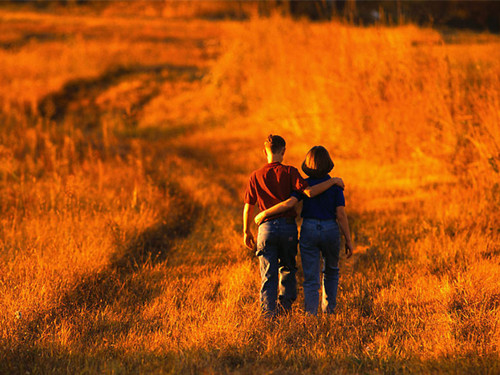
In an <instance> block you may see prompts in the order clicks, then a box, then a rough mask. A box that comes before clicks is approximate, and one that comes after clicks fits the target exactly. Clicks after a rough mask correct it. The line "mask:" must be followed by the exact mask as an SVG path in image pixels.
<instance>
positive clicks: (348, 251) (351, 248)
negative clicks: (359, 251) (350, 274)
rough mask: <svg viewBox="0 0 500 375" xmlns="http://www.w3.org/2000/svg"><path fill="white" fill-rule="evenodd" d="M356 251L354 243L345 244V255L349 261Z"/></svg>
mask: <svg viewBox="0 0 500 375" xmlns="http://www.w3.org/2000/svg"><path fill="white" fill-rule="evenodd" d="M353 251H354V245H353V243H352V242H350V241H349V242H346V243H345V255H346V258H347V259H349V258H350V257H351V256H352V253H353Z"/></svg>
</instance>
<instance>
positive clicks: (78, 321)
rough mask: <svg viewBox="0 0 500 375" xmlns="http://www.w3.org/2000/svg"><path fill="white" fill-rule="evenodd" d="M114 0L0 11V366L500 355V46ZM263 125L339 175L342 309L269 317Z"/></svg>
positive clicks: (424, 368) (278, 365) (493, 362)
mask: <svg viewBox="0 0 500 375" xmlns="http://www.w3.org/2000/svg"><path fill="white" fill-rule="evenodd" d="M165 9H168V8H165ZM172 9H173V8H172ZM186 9H187V8H186ZM121 11H123V10H121ZM121 11H120V9H119V8H118V7H117V8H116V9H115V10H114V12H116V13H113V14H111V13H110V14H108V16H107V17H100V16H96V15H89V14H87V15H83V16H79V15H77V14H70V15H66V16H65V17H61V16H57V15H55V14H53V13H51V12H44V13H35V12H13V11H7V10H1V11H0V19H1V20H2V22H1V23H0V30H1V31H2V32H1V33H0V34H2V37H1V38H2V40H1V41H0V61H1V62H2V69H0V82H1V86H0V87H1V89H0V124H1V127H2V131H1V133H0V189H1V197H2V198H1V200H0V210H1V213H2V214H1V215H0V216H1V218H0V244H1V246H2V252H1V255H0V259H1V262H0V290H1V293H0V295H1V297H0V311H1V314H0V372H6V373H13V372H16V373H21V372H22V373H24V372H26V371H29V372H31V373H88V372H90V373H96V372H102V373H150V372H155V373H193V374H195V373H233V372H234V373H237V372H239V373H260V372H262V373H276V374H278V373H279V374H281V373H306V374H307V373H310V374H316V373H325V374H326V373H331V372H332V371H336V372H340V373H372V372H384V373H394V372H411V373H429V372H434V373H475V372H480V373H492V374H493V373H497V372H499V371H500V369H499V366H500V361H499V358H498V352H499V344H500V330H499V318H498V317H499V311H498V309H499V303H500V286H499V284H498V279H499V277H500V267H499V257H500V241H499V236H500V232H499V229H498V224H496V223H498V222H500V217H499V212H500V210H499V208H500V200H499V199H500V198H499V197H500V191H499V180H500V179H499V172H498V168H499V167H500V151H499V139H500V133H499V127H498V123H499V121H498V120H499V117H498V116H499V113H500V106H499V103H500V95H499V91H498V90H499V87H500V85H499V84H498V83H499V82H498V80H499V79H500V65H499V63H498V61H500V56H499V55H498V54H499V52H498V51H500V49H499V48H498V44H499V40H498V38H496V37H495V36H491V35H486V36H485V35H480V36H477V38H476V36H471V35H470V34H467V35H465V36H463V38H461V37H459V36H456V37H454V38H452V40H451V39H449V38H450V36H447V37H446V38H448V39H449V40H448V39H443V38H442V37H441V35H439V33H437V32H436V31H434V30H431V29H418V28H416V27H413V26H402V27H397V28H384V27H373V28H364V29H359V28H354V27H351V26H346V25H341V24H337V23H325V24H310V23H307V22H302V21H300V22H292V21H290V20H288V19H284V18H280V17H272V18H270V19H265V20H262V19H253V20H251V21H245V22H242V23H236V22H229V21H217V22H214V21H212V22H207V21H202V20H196V21H195V20H189V19H187V20H182V19H169V20H168V21H166V20H165V19H164V18H162V17H160V16H161V12H160V13H154V12H150V13H149V14H147V15H144V16H142V17H139V16H138V17H134V18H132V19H130V18H124V17H122V16H120V12H121ZM165 11H166V10H165ZM172 11H175V12H181V13H182V12H187V10H183V8H182V9H181V8H179V9H174V10H172ZM108 12H110V11H108ZM186 15H188V14H187V13H186ZM164 16H165V15H164ZM485 40H486V42H485ZM446 42H451V43H446ZM55 56H57V58H55ZM270 132H274V133H280V134H282V135H284V136H285V138H286V139H287V141H288V151H287V152H288V153H287V156H286V161H287V162H288V163H291V164H294V165H300V162H301V160H302V157H303V156H304V155H305V153H306V151H307V150H308V149H309V148H310V147H311V146H312V145H314V144H323V145H325V146H326V147H327V148H328V149H329V150H330V151H331V152H332V154H333V157H334V161H335V164H336V167H335V174H336V175H339V176H342V177H343V178H344V179H345V181H346V183H347V189H346V197H347V210H348V213H349V214H350V222H351V226H352V229H353V233H354V238H355V242H356V243H357V244H358V249H357V253H356V255H355V257H354V259H352V260H349V261H346V260H343V262H342V266H341V286H340V288H341V289H340V293H339V307H338V312H337V314H336V315H335V316H333V317H329V318H325V317H319V318H313V317H308V316H304V315H303V313H302V312H301V304H302V296H301V293H299V300H298V301H297V308H296V311H295V312H294V313H293V314H292V315H291V316H290V317H283V318H282V319H280V320H279V321H278V322H276V323H272V324H269V323H266V322H262V321H260V320H259V317H258V284H259V276H258V272H257V262H256V259H255V258H254V257H253V255H252V254H250V253H248V252H247V251H246V250H244V248H243V246H242V244H241V234H240V232H241V219H240V217H241V206H242V203H241V197H242V192H243V189H244V186H245V183H246V179H247V177H248V175H249V173H250V172H251V170H252V169H254V168H256V167H258V166H259V165H261V164H262V163H263V162H264V160H263V157H262V154H261V147H262V139H263V136H265V135H266V134H267V133H270Z"/></svg>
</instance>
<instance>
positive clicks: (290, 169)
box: [280, 164, 299, 173]
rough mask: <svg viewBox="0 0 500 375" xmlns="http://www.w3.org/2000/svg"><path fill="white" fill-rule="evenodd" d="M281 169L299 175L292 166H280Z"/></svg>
mask: <svg viewBox="0 0 500 375" xmlns="http://www.w3.org/2000/svg"><path fill="white" fill-rule="evenodd" d="M280 165H281V167H282V168H283V169H285V170H286V171H287V172H288V173H299V170H298V169H297V168H295V167H294V166H293V165H287V164H280Z"/></svg>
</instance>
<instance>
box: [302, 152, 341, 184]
mask: <svg viewBox="0 0 500 375" xmlns="http://www.w3.org/2000/svg"><path fill="white" fill-rule="evenodd" d="M332 169H333V161H332V158H331V157H330V154H329V153H328V151H327V149H326V148H324V147H323V146H314V147H313V148H311V149H310V150H309V152H308V153H307V155H306V158H305V160H304V162H303V163H302V170H303V171H304V173H305V174H306V175H308V176H309V177H313V178H322V177H325V176H326V175H328V173H329V172H330V171H331V170H332Z"/></svg>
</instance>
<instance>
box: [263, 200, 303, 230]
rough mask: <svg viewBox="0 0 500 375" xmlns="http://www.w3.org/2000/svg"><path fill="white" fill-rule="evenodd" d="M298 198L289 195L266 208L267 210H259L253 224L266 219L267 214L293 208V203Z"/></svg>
mask: <svg viewBox="0 0 500 375" xmlns="http://www.w3.org/2000/svg"><path fill="white" fill-rule="evenodd" d="M298 201H299V200H298V199H297V198H295V197H290V198H288V199H287V200H286V201H283V202H280V203H278V204H275V205H274V206H272V207H271V208H268V209H267V210H264V211H262V212H260V213H259V214H258V215H257V216H255V219H254V220H255V224H257V225H260V224H261V223H262V222H263V221H264V219H266V218H267V217H269V216H274V215H277V214H280V213H282V212H285V211H288V210H289V209H291V208H293V206H295V204H296V203H297V202H298Z"/></svg>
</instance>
